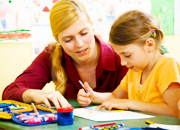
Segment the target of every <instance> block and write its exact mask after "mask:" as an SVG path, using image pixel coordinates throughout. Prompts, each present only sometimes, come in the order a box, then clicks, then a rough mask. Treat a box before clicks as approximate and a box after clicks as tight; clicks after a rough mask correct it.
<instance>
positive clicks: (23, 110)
mask: <svg viewBox="0 0 180 130" xmlns="http://www.w3.org/2000/svg"><path fill="white" fill-rule="evenodd" d="M30 111H33V109H32V108H29V109H28V108H26V109H22V110H14V111H11V112H13V113H22V112H30ZM1 113H8V112H7V111H5V112H1Z"/></svg>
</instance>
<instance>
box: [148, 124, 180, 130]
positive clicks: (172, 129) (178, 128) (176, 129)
mask: <svg viewBox="0 0 180 130" xmlns="http://www.w3.org/2000/svg"><path fill="white" fill-rule="evenodd" d="M153 125H156V126H157V127H159V128H163V129H168V130H180V125H167V124H157V123H154V124H153ZM149 127H151V124H150V125H149Z"/></svg>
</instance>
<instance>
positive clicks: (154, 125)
mask: <svg viewBox="0 0 180 130" xmlns="http://www.w3.org/2000/svg"><path fill="white" fill-rule="evenodd" d="M146 124H148V125H149V127H153V128H159V127H158V126H157V125H156V124H155V123H154V122H152V121H149V120H146Z"/></svg>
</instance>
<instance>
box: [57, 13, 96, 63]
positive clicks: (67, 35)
mask: <svg viewBox="0 0 180 130" xmlns="http://www.w3.org/2000/svg"><path fill="white" fill-rule="evenodd" d="M58 41H59V43H60V44H61V45H62V47H63V49H64V51H65V52H66V53H67V54H68V55H69V56H70V57H72V58H73V59H74V60H75V61H76V62H84V61H86V60H89V59H90V58H91V57H92V55H93V52H94V46H95V38H94V33H93V28H92V25H91V24H90V23H89V22H88V21H87V19H86V18H85V17H83V16H82V17H80V18H79V19H78V20H77V21H76V22H74V23H73V24H72V25H71V26H69V27H68V28H67V29H65V30H63V31H62V32H60V33H59V34H58Z"/></svg>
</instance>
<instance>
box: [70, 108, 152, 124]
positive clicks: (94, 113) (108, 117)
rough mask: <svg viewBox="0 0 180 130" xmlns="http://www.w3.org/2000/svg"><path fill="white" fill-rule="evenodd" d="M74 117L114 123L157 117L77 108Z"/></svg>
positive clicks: (130, 112)
mask: <svg viewBox="0 0 180 130" xmlns="http://www.w3.org/2000/svg"><path fill="white" fill-rule="evenodd" d="M73 114H74V116H78V117H82V118H85V119H89V120H93V121H112V120H129V119H142V118H153V117H155V116H151V115H146V114H141V113H137V112H132V111H120V112H117V111H108V110H102V109H101V110H98V109H95V108H93V107H86V108H76V109H74V111H73Z"/></svg>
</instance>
